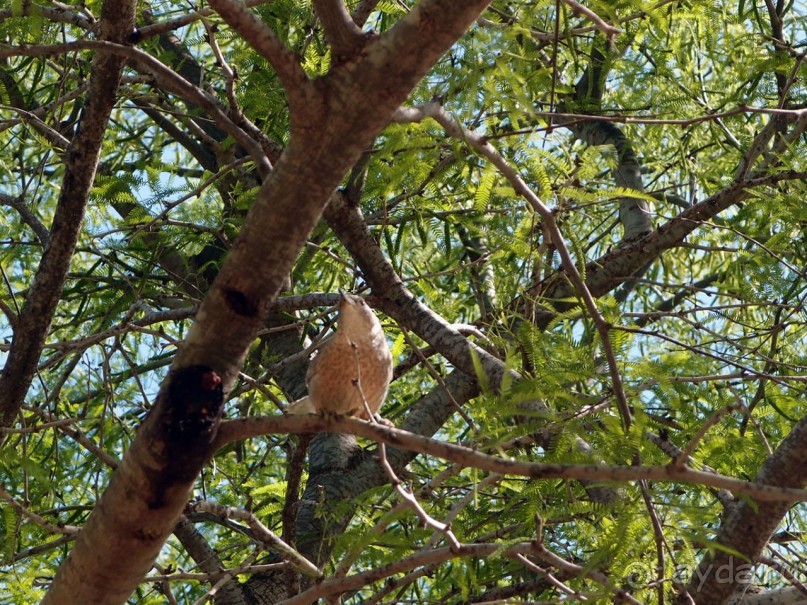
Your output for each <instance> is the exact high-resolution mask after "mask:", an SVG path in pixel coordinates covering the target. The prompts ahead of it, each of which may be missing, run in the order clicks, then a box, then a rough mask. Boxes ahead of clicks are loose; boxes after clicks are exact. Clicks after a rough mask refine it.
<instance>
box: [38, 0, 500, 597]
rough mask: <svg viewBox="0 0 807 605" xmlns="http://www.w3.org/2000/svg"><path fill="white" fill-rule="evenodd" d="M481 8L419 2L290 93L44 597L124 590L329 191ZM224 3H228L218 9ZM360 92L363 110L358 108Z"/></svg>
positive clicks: (181, 495) (153, 547)
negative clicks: (133, 425)
mask: <svg viewBox="0 0 807 605" xmlns="http://www.w3.org/2000/svg"><path fill="white" fill-rule="evenodd" d="M487 3H488V2H487V0H475V1H473V2H467V3H463V4H462V5H458V4H456V3H453V2H448V1H446V0H424V2H421V3H420V4H419V5H418V6H417V7H415V8H414V9H413V10H412V11H411V12H410V13H409V14H408V15H407V16H406V17H404V18H402V19H401V20H400V21H399V22H398V23H397V24H396V25H395V26H394V27H393V28H392V29H391V30H390V31H388V32H387V33H385V34H383V35H381V36H378V37H376V38H374V39H373V40H372V41H371V42H369V43H368V44H367V45H366V47H365V48H364V49H363V52H362V54H361V55H360V56H358V57H355V58H354V60H353V61H347V62H345V63H344V64H342V65H340V66H339V67H338V68H334V69H333V70H332V72H331V73H330V74H329V75H328V76H326V77H324V78H322V79H321V80H318V81H315V82H311V83H306V84H300V85H301V86H302V87H303V88H304V90H302V89H300V90H297V91H296V93H297V94H302V95H303V96H304V97H305V99H306V101H307V103H306V104H305V106H304V107H303V106H300V105H299V104H298V105H297V114H296V115H294V107H295V105H294V104H292V108H293V115H292V124H293V126H292V138H291V140H290V142H289V145H288V147H287V148H286V149H285V151H284V152H283V154H282V155H281V157H280V158H279V160H278V161H277V163H276V164H275V166H274V169H273V170H272V172H271V174H270V175H269V177H268V178H267V179H266V181H265V182H264V183H263V186H262V187H261V190H260V191H259V193H258V196H257V198H256V200H255V203H254V205H253V207H252V208H251V210H250V213H249V215H248V217H247V220H246V222H245V224H244V227H243V229H242V231H241V233H240V234H239V237H238V238H237V240H236V242H235V243H234V245H233V248H232V250H231V252H230V254H229V256H228V258H227V260H226V261H225V263H224V265H223V266H222V269H221V271H220V272H219V274H218V276H217V278H216V281H215V282H214V284H213V286H212V288H211V290H210V292H209V293H208V295H207V296H206V297H205V299H204V301H203V303H202V305H201V307H200V310H199V312H198V314H197V318H196V321H195V322H194V325H193V327H192V328H191V330H190V332H189V334H188V337H187V339H186V341H185V342H184V343H183V346H182V347H181V349H180V350H179V352H178V354H177V356H176V358H175V360H174V362H173V364H172V369H171V372H170V373H169V376H168V378H167V379H166V382H165V383H164V384H163V387H162V389H161V391H160V396H159V397H158V400H157V402H156V404H155V406H154V408H153V409H152V411H151V413H150V414H149V416H148V417H147V418H146V420H145V421H144V423H143V425H142V426H141V428H140V430H139V431H138V434H137V436H136V438H135V440H134V442H133V443H132V446H131V448H130V449H129V451H128V452H127V453H126V455H125V457H124V460H123V461H122V463H121V465H120V467H119V468H118V471H117V472H116V474H115V475H114V476H113V479H112V481H111V482H110V485H109V487H108V488H107V490H106V491H105V492H104V494H103V496H102V498H101V500H100V501H99V503H98V504H97V505H96V507H95V509H94V511H93V513H92V514H91V515H90V517H89V519H88V521H87V524H86V525H85V528H84V530H83V531H82V532H81V535H80V538H79V540H77V542H76V545H75V547H74V549H73V551H72V552H71V554H70V557H69V559H68V561H66V562H65V564H64V565H63V566H62V568H61V569H60V571H59V574H58V575H57V577H56V578H55V580H54V583H53V585H52V587H51V590H50V591H49V593H48V595H47V597H46V602H48V603H60V604H63V603H68V604H69V603H104V604H105V603H110V604H111V603H122V602H124V601H125V600H126V598H127V597H128V595H129V594H131V591H132V590H134V588H135V586H136V585H137V583H138V582H139V581H140V579H141V578H142V577H143V575H144V574H145V572H146V571H147V570H148V567H149V566H150V565H151V563H152V562H153V560H154V558H155V557H156V555H157V553H158V552H159V549H160V548H161V546H162V544H163V543H164V541H165V539H166V537H167V536H168V534H169V533H170V531H171V530H172V528H173V527H174V525H175V523H176V521H177V519H178V518H179V515H180V513H181V512H182V509H183V507H184V506H185V503H186V501H187V498H188V495H189V491H190V489H191V487H192V485H193V482H194V480H195V479H196V476H197V475H198V473H199V471H200V470H201V468H202V466H203V464H204V463H205V461H206V460H207V458H208V457H209V456H210V455H212V453H213V452H212V448H211V443H212V440H213V438H214V437H215V431H216V427H217V419H218V415H219V414H220V413H221V410H220V397H223V396H224V395H225V394H226V391H227V390H228V389H229V386H230V385H231V384H232V382H233V381H234V379H235V377H236V375H237V372H238V370H239V369H240V368H241V365H242V364H243V361H244V357H245V355H246V352H247V350H248V348H249V346H250V345H251V343H252V341H253V339H254V337H255V334H256V332H257V330H258V329H259V328H260V327H261V326H262V324H263V321H264V319H265V317H266V315H267V313H268V310H269V307H270V305H271V303H272V301H273V300H274V299H275V297H276V296H277V293H278V292H279V291H280V288H281V286H282V284H283V283H284V281H285V279H286V276H287V275H288V272H289V270H290V269H291V267H292V265H293V263H294V261H295V259H296V257H297V254H298V253H299V250H300V249H301V248H302V246H303V245H304V243H305V239H306V237H307V235H308V234H309V232H310V231H311V230H312V229H313V227H314V225H315V224H316V222H317V220H318V219H319V217H320V215H321V213H322V210H323V209H324V207H325V205H326V204H327V202H328V200H329V199H330V196H331V194H332V193H333V191H334V190H335V189H336V187H337V186H338V184H339V182H340V181H341V179H342V178H343V176H344V175H345V174H346V173H347V171H348V170H349V169H350V168H351V167H352V166H353V164H354V163H355V162H356V160H357V159H358V158H359V156H360V155H361V153H362V152H363V151H364V149H365V148H366V147H367V146H369V144H370V143H371V142H372V140H373V139H374V138H375V136H376V135H377V134H378V132H379V131H380V130H381V129H382V128H383V127H384V126H386V124H387V123H388V121H389V119H390V116H391V115H392V113H393V112H394V111H395V109H396V108H397V107H398V105H399V104H400V103H401V102H403V101H404V100H405V98H406V96H407V95H408V94H409V92H410V90H411V89H412V87H413V86H414V85H415V84H416V83H417V82H418V80H419V79H420V78H421V77H422V76H423V75H424V74H425V73H426V71H427V70H428V69H429V68H430V67H431V66H432V65H433V63H434V62H435V61H436V60H437V59H438V58H439V57H440V55H442V54H443V53H444V52H445V51H446V50H447V49H448V48H449V47H450V45H451V44H452V43H453V42H454V41H455V40H456V39H457V38H458V37H459V36H460V35H462V33H463V32H464V31H465V30H466V29H467V28H468V27H469V26H470V25H471V23H473V20H474V19H475V18H476V16H477V15H478V14H479V13H480V12H481V10H482V9H483V8H484V7H485V6H486V5H487ZM221 4H227V3H221V2H217V3H215V5H221ZM424 40H425V42H424ZM292 71H293V70H292ZM298 84H299V83H298ZM359 98H363V99H366V100H367V103H357V102H356V99H359ZM255 259H261V261H262V262H261V263H256V262H255ZM213 377H215V380H214V378H213ZM214 383H215V384H214Z"/></svg>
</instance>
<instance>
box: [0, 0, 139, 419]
mask: <svg viewBox="0 0 807 605" xmlns="http://www.w3.org/2000/svg"><path fill="white" fill-rule="evenodd" d="M134 9H135V2H134V0H110V1H109V2H105V3H104V5H103V10H102V14H101V39H102V40H105V41H107V40H109V41H112V42H120V43H125V42H127V41H128V40H129V36H130V34H131V31H132V28H133V27H134ZM122 69H123V60H122V59H121V57H119V56H116V55H110V54H98V55H96V56H95V58H94V59H93V63H92V72H91V74H90V82H89V88H88V91H87V96H88V97H89V98H92V100H93V102H92V103H89V104H88V105H86V106H85V108H84V112H83V113H82V116H81V120H80V121H79V125H78V129H77V132H76V135H75V136H74V137H73V140H72V142H71V144H70V147H69V149H68V151H67V157H66V159H65V176H64V179H63V181H62V188H61V192H60V194H59V200H58V202H57V205H56V213H55V215H54V217H53V225H52V228H51V232H50V238H49V241H48V246H47V247H46V248H45V251H44V253H43V254H42V259H41V260H40V263H39V268H38V269H37V273H36V276H35V277H34V283H33V285H32V286H31V289H30V290H29V292H28V296H27V297H26V299H25V304H24V305H23V308H22V310H21V312H20V315H19V317H18V318H17V322H16V329H15V330H14V335H13V337H12V344H11V350H10V351H9V355H8V359H7V360H6V364H5V366H4V368H3V372H2V375H0V415H2V416H1V417H0V425H1V426H10V425H11V424H12V423H13V422H14V419H15V417H16V416H17V413H18V412H19V410H20V406H22V403H23V400H24V398H25V395H26V393H27V392H28V388H29V387H30V385H31V382H32V380H33V376H34V372H35V370H36V364H37V361H38V360H39V355H40V353H41V351H42V345H43V344H44V342H45V336H46V334H47V332H48V330H49V329H50V325H51V321H52V320H53V314H54V313H55V311H56V306H57V304H58V302H59V298H60V297H61V293H62V287H63V286H64V281H65V278H66V276H67V270H68V267H69V266H70V260H71V258H72V256H73V252H74V250H75V246H76V242H77V241H78V234H79V230H80V228H81V221H82V219H83V217H84V211H85V208H86V204H87V199H88V196H89V192H90V188H91V187H92V183H93V180H94V178H95V170H96V167H97V165H98V157H99V153H100V150H101V142H102V140H103V137H104V133H105V132H106V125H107V121H108V119H109V115H110V113H111V112H112V107H113V106H114V104H115V93H116V91H117V89H118V84H119V82H120V76H121V72H122Z"/></svg>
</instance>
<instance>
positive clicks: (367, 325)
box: [286, 290, 392, 420]
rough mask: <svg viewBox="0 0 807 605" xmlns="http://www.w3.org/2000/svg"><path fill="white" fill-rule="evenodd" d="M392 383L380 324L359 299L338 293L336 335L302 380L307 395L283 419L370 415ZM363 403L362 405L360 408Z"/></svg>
mask: <svg viewBox="0 0 807 605" xmlns="http://www.w3.org/2000/svg"><path fill="white" fill-rule="evenodd" d="M391 380H392V352H391V351H390V349H389V345H388V344H387V339H386V337H385V336H384V330H383V329H382V327H381V322H380V321H378V317H376V316H375V314H374V313H373V311H372V310H371V309H370V307H369V306H367V303H366V302H365V300H364V299H363V298H362V297H361V296H356V295H355V294H349V293H347V292H344V291H343V290H339V318H338V320H337V328H336V333H335V334H333V335H331V336H330V337H328V338H327V339H325V340H324V341H323V342H322V344H321V345H320V346H319V350H318V351H317V354H316V356H315V357H314V358H313V359H312V360H311V364H310V365H309V366H308V371H307V372H306V375H305V384H306V386H307V387H308V395H306V396H305V397H303V398H302V399H298V400H297V401H295V402H293V403H291V404H290V405H289V406H288V407H287V408H286V413H287V414H316V413H322V414H344V415H347V416H357V417H359V418H363V419H364V420H371V419H370V418H369V417H368V414H367V409H368V408H369V411H370V413H371V414H372V415H373V416H375V414H376V413H377V412H378V410H379V409H380V408H381V404H383V403H384V399H385V398H386V396H387V390H388V389H389V383H390V381H391ZM365 402H366V404H367V405H366V406H365Z"/></svg>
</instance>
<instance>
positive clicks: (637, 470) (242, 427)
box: [214, 415, 807, 507]
mask: <svg viewBox="0 0 807 605" xmlns="http://www.w3.org/2000/svg"><path fill="white" fill-rule="evenodd" d="M803 424H804V428H803V430H802V432H803V433H804V435H802V438H804V439H805V440H807V420H805V421H804V422H803ZM307 432H308V433H310V432H329V433H332V432H335V433H349V434H352V435H356V436H358V437H364V438H366V439H372V440H374V441H378V442H382V443H386V444H388V445H391V446H394V447H396V448H404V449H407V450H410V451H414V452H419V453H421V454H429V455H431V456H436V457H438V458H443V459H445V460H450V461H452V462H455V463H457V464H460V465H462V466H465V467H473V468H478V469H480V470H484V471H488V472H491V473H499V474H501V475H519V476H522V477H531V478H533V479H579V480H586V481H639V480H650V481H667V482H682V483H690V484H693V485H704V486H708V487H716V488H723V489H727V490H729V491H731V492H732V493H733V494H736V495H744V496H749V497H751V498H753V499H754V500H756V501H757V502H760V503H770V504H769V506H779V507H781V506H785V507H789V506H791V505H792V504H793V503H794V502H805V501H807V492H806V491H804V490H802V489H800V488H797V487H791V486H792V485H793V484H795V483H797V482H798V481H787V482H784V483H786V484H787V485H784V484H773V483H771V482H767V483H762V482H761V481H760V476H759V475H758V476H757V481H754V482H752V481H742V480H740V479H734V478H731V477H726V476H724V475H718V474H714V473H707V472H703V471H698V470H695V469H692V468H689V467H686V466H679V465H676V464H671V465H667V466H608V465H586V464H550V463H547V464H543V463H536V462H521V461H518V460H514V459H511V458H507V459H506V458H499V457H497V456H490V455H488V454H483V453H481V452H478V451H476V450H474V449H471V448H468V447H464V446H461V445H453V444H450V443H445V442H443V441H437V440H435V439H430V438H428V437H423V436H421V435H416V434H414V433H410V432H407V431H402V430H400V429H395V428H389V427H385V426H382V425H379V424H372V423H369V422H365V421H363V420H359V419H357V418H348V417H339V416H334V417H325V416H319V415H307V416H265V417H252V418H239V419H235V420H227V421H224V422H222V423H221V427H220V430H219V433H218V436H217V438H216V440H215V444H214V445H215V447H216V448H217V449H220V448H222V447H224V446H225V445H227V444H228V443H233V442H234V441H240V440H242V439H248V438H251V437H258V436H261V435H267V434H271V433H307ZM780 462H781V460H780ZM805 472H806V473H807V471H805ZM749 506H750V505H749Z"/></svg>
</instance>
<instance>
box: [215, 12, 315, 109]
mask: <svg viewBox="0 0 807 605" xmlns="http://www.w3.org/2000/svg"><path fill="white" fill-rule="evenodd" d="M210 6H211V7H213V9H215V11H216V12H217V13H218V14H219V15H221V17H222V18H223V19H224V20H225V21H226V22H227V24H228V25H229V26H230V27H232V28H233V29H234V30H235V31H236V32H238V34H239V35H240V36H241V37H242V38H243V39H244V40H246V41H247V42H248V43H249V44H250V46H252V48H254V49H255V50H257V51H258V52H259V53H261V55H263V56H264V58H266V60H267V61H269V64H270V65H271V66H272V68H273V69H274V70H275V73H277V76H278V78H280V81H281V82H282V83H283V86H284V87H285V88H286V93H287V94H288V95H289V103H290V104H291V106H292V111H294V108H295V107H296V106H298V105H299V104H302V103H305V100H306V97H307V95H308V94H309V89H310V84H309V81H308V76H307V75H306V73H305V71H303V68H302V66H301V65H300V61H299V59H298V58H297V56H296V55H295V54H294V53H293V52H292V51H291V49H289V47H288V46H286V45H285V44H284V43H283V41H282V40H281V39H280V38H279V37H278V36H277V34H276V33H275V32H273V31H272V30H271V29H270V28H269V27H268V26H267V25H266V24H265V23H264V22H263V21H261V20H260V19H258V18H257V17H256V16H255V15H254V14H253V13H252V11H250V10H249V8H247V7H246V6H245V5H244V4H242V3H241V2H237V1H235V0H211V1H210Z"/></svg>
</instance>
